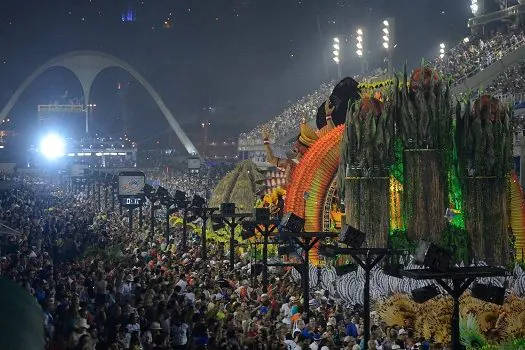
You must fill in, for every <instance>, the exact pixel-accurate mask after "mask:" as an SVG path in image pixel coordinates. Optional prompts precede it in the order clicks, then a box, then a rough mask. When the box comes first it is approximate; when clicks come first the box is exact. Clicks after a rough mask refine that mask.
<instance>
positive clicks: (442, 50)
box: [439, 43, 446, 59]
mask: <svg viewBox="0 0 525 350" xmlns="http://www.w3.org/2000/svg"><path fill="white" fill-rule="evenodd" d="M445 48H446V46H445V43H441V44H439V58H441V59H443V58H444V57H445Z"/></svg>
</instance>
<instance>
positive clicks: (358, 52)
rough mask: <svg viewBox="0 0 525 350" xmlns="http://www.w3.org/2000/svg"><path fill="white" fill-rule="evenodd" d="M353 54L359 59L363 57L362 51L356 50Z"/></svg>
mask: <svg viewBox="0 0 525 350" xmlns="http://www.w3.org/2000/svg"><path fill="white" fill-rule="evenodd" d="M355 53H356V54H357V56H359V57H361V56H363V51H361V50H357V51H356V52H355Z"/></svg>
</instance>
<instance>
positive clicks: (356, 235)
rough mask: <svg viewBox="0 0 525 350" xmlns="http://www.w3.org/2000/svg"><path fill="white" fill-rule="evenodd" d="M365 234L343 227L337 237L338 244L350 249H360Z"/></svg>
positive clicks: (350, 227) (353, 228) (349, 227)
mask: <svg viewBox="0 0 525 350" xmlns="http://www.w3.org/2000/svg"><path fill="white" fill-rule="evenodd" d="M365 238H366V234H365V233H364V232H362V231H359V230H358V229H356V228H355V227H352V226H348V225H344V226H343V229H342V230H341V234H340V235H339V242H340V243H344V244H346V245H347V246H349V247H352V248H361V246H362V245H363V243H364V242H365Z"/></svg>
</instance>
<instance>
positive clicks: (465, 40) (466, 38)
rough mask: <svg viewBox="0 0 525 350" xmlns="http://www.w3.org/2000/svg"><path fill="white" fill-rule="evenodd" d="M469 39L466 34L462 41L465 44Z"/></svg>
mask: <svg viewBox="0 0 525 350" xmlns="http://www.w3.org/2000/svg"><path fill="white" fill-rule="evenodd" d="M469 41H470V39H469V37H468V36H467V37H465V39H463V42H464V43H465V44H466V43H468V42H469Z"/></svg>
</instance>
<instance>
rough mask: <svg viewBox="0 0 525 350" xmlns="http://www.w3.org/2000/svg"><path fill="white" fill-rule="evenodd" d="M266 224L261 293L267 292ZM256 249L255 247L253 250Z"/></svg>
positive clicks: (266, 228) (266, 229)
mask: <svg viewBox="0 0 525 350" xmlns="http://www.w3.org/2000/svg"><path fill="white" fill-rule="evenodd" d="M268 234H269V232H268V225H264V241H263V256H262V258H263V271H262V274H263V275H262V282H263V293H268ZM255 251H257V249H256V250H255Z"/></svg>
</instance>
